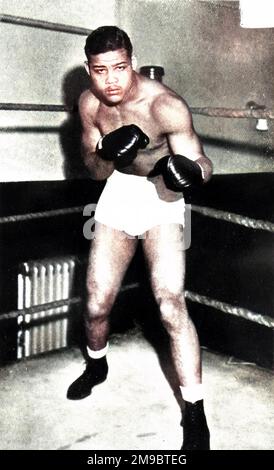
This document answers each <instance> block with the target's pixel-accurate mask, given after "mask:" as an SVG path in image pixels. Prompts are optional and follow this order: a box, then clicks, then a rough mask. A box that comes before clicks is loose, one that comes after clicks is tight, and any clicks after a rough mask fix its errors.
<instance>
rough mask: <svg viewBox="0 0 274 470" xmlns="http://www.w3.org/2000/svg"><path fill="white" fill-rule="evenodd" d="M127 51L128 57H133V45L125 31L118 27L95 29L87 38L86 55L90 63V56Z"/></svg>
mask: <svg viewBox="0 0 274 470" xmlns="http://www.w3.org/2000/svg"><path fill="white" fill-rule="evenodd" d="M117 49H125V50H126V51H127V54H128V57H129V58H130V59H131V56H132V44H131V41H130V39H129V37H128V35H127V33H126V32H125V31H123V30H122V29H120V28H117V26H101V27H100V28H97V29H95V30H94V31H92V33H90V35H89V36H88V37H87V40H86V45H85V54H86V56H87V60H88V61H89V59H90V56H92V55H97V54H102V53H103V52H108V51H116V50H117Z"/></svg>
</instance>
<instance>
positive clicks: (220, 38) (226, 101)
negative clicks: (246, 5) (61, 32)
mask: <svg viewBox="0 0 274 470" xmlns="http://www.w3.org/2000/svg"><path fill="white" fill-rule="evenodd" d="M119 5H120V18H121V24H122V26H123V27H124V28H125V29H126V30H127V31H128V32H129V34H131V37H132V40H133V42H134V45H135V52H136V54H137V57H138V62H139V66H141V65H149V64H151V63H152V64H156V65H162V66H164V68H165V71H166V76H165V80H164V81H165V84H167V85H168V86H170V87H171V88H173V89H174V90H175V91H177V93H179V94H180V95H182V96H183V97H184V98H185V99H186V100H187V102H188V104H189V105H190V106H193V107H195V106H216V107H219V106H220V107H228V108H230V107H236V108H245V106H246V103H247V102H248V101H251V100H252V101H255V102H257V103H259V104H262V105H267V107H269V108H274V84H273V76H274V48H273V39H274V36H273V29H262V30H259V29H243V28H241V27H240V11H239V6H238V2H234V1H233V2H227V1H226V2H224V1H217V0H215V1H205V0H203V1H199V0H157V1H156V0H138V1H136V2H131V1H130V0H121V1H120V2H119ZM194 122H195V127H196V130H197V132H198V133H199V135H200V136H202V137H204V139H203V141H204V143H205V149H206V151H207V154H208V155H209V156H210V157H211V158H212V160H213V162H214V166H215V173H245V172H261V171H273V169H274V163H273V155H274V151H273V147H274V139H273V135H274V133H273V130H274V125H273V121H271V122H269V129H270V130H269V131H268V132H259V131H257V130H256V129H255V125H256V121H255V120H248V119H224V118H208V117H200V116H197V115H196V116H194Z"/></svg>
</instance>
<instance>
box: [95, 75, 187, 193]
mask: <svg viewBox="0 0 274 470" xmlns="http://www.w3.org/2000/svg"><path fill="white" fill-rule="evenodd" d="M138 89H139V93H138V97H137V99H134V100H131V101H127V102H125V103H123V104H120V105H119V106H107V105H105V104H104V103H102V102H99V101H98V100H96V98H95V100H96V101H98V102H97V105H96V106H95V112H94V121H93V122H94V125H96V127H97V128H98V129H99V131H100V134H101V135H105V134H108V133H109V132H111V131H113V130H115V129H117V128H119V127H121V126H125V125H129V124H136V125H137V126H139V127H140V128H141V129H142V131H143V132H144V133H145V134H146V135H147V136H149V140H150V141H149V144H148V146H147V147H146V148H145V149H140V150H139V151H138V154H137V157H136V158H135V160H134V161H133V162H132V164H131V165H129V166H127V167H126V168H124V169H122V170H120V171H121V172H122V173H125V174H133V175H137V176H147V175H148V174H149V172H150V171H151V170H152V169H153V168H154V166H155V163H156V162H157V161H158V160H159V159H160V158H162V157H164V156H165V155H168V154H169V153H170V150H169V146H168V141H167V137H166V131H165V129H164V127H163V126H162V123H161V122H160V121H159V119H157V116H156V114H155V112H154V106H155V103H156V101H157V98H159V97H160V96H161V97H164V95H173V96H174V97H175V96H176V95H175V93H173V92H172V91H171V90H169V89H168V88H167V87H165V86H164V85H162V84H161V83H159V82H156V81H152V80H150V79H147V78H145V77H142V76H140V75H138ZM94 104H95V103H94ZM149 179H150V180H151V182H153V183H154V184H155V185H156V189H157V191H158V194H159V197H160V198H161V199H165V200H169V201H171V200H177V199H180V198H182V197H183V195H182V194H181V193H174V192H173V191H170V190H169V189H167V188H166V186H165V184H164V181H163V178H162V176H157V177H153V178H149Z"/></svg>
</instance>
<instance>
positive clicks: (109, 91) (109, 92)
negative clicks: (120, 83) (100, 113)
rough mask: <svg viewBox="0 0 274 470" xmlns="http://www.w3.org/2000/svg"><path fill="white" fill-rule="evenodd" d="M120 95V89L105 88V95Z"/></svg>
mask: <svg viewBox="0 0 274 470" xmlns="http://www.w3.org/2000/svg"><path fill="white" fill-rule="evenodd" d="M120 93H121V89H120V88H107V89H106V94H107V95H119V94H120Z"/></svg>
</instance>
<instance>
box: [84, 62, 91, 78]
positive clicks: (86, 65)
mask: <svg viewBox="0 0 274 470" xmlns="http://www.w3.org/2000/svg"><path fill="white" fill-rule="evenodd" d="M85 69H86V72H87V74H88V75H90V71H89V65H88V61H87V60H86V61H85Z"/></svg>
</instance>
